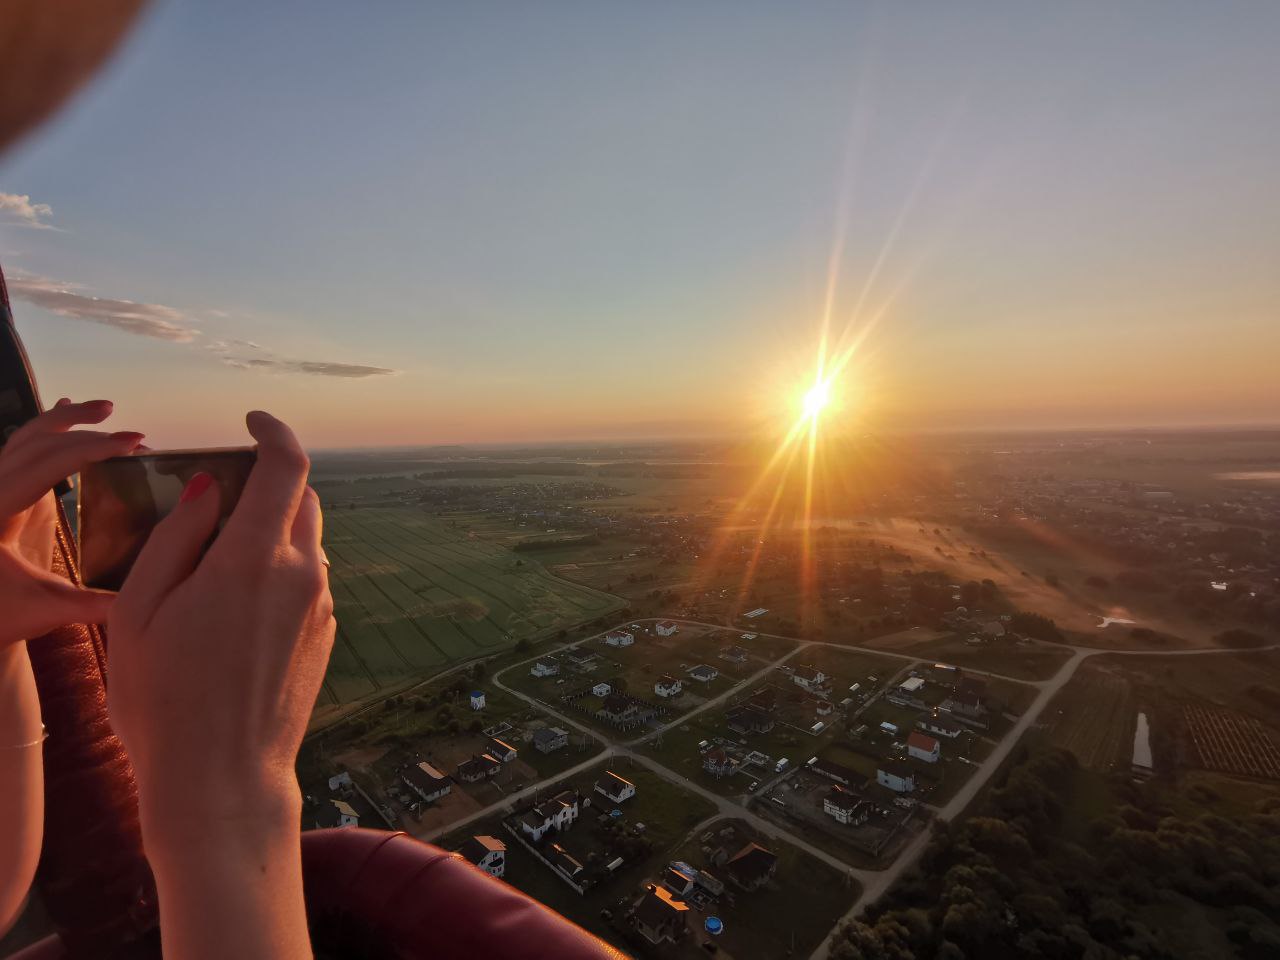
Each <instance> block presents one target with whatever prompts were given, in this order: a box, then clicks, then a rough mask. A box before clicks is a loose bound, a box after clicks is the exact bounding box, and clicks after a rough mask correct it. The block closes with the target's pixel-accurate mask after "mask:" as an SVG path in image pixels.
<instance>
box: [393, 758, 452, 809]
mask: <svg viewBox="0 0 1280 960" xmlns="http://www.w3.org/2000/svg"><path fill="white" fill-rule="evenodd" d="M400 779H401V780H403V781H404V785H405V786H406V787H408V788H409V789H411V790H412V791H413V792H414V793H416V794H417V795H418V796H419V797H421V798H422V799H423V800H425V801H427V802H428V803H430V802H431V801H432V800H436V799H439V798H440V797H443V796H444V795H445V794H447V793H448V792H449V791H450V790H452V789H453V784H452V783H451V782H450V780H449V778H448V776H446V775H445V774H443V773H441V772H440V771H439V770H437V769H436V768H435V767H433V766H432V765H431V764H429V763H413V764H410V765H409V766H407V767H405V768H404V769H403V770H401V771H400Z"/></svg>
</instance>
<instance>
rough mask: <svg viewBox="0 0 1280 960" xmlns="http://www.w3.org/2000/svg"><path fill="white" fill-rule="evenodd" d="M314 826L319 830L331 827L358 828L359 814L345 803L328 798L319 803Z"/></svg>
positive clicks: (334, 798)
mask: <svg viewBox="0 0 1280 960" xmlns="http://www.w3.org/2000/svg"><path fill="white" fill-rule="evenodd" d="M315 824H316V828H317V829H319V830H326V829H329V828H331V827H358V826H360V814H359V813H357V812H356V808H355V807H353V806H351V804H349V803H347V801H345V800H339V799H337V798H336V797H330V798H328V799H326V800H321V801H320V806H319V807H318V808H317V809H316V813H315Z"/></svg>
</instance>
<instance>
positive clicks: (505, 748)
mask: <svg viewBox="0 0 1280 960" xmlns="http://www.w3.org/2000/svg"><path fill="white" fill-rule="evenodd" d="M484 752H485V753H487V754H489V756H491V757H495V758H497V759H498V760H501V761H502V762H503V763H510V762H511V761H512V760H514V759H515V758H516V757H517V756H519V755H520V754H519V751H517V750H516V748H515V747H513V746H512V745H511V744H509V743H507V741H505V740H499V739H498V738H497V737H490V738H489V743H488V745H487V746H486V748H485V751H484Z"/></svg>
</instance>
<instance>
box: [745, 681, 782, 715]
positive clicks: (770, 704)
mask: <svg viewBox="0 0 1280 960" xmlns="http://www.w3.org/2000/svg"><path fill="white" fill-rule="evenodd" d="M747 703H749V704H751V706H753V707H759V708H760V709H761V710H764V711H765V712H766V713H772V712H773V710H774V708H775V707H777V705H778V691H777V690H776V689H774V688H773V687H761V688H760V689H759V690H757V691H756V692H755V693H753V694H752V695H751V699H750V700H748V701H747Z"/></svg>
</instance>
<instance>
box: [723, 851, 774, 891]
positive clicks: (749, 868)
mask: <svg viewBox="0 0 1280 960" xmlns="http://www.w3.org/2000/svg"><path fill="white" fill-rule="evenodd" d="M725 869H726V870H727V871H728V872H729V879H730V880H732V881H733V882H734V883H736V884H737V885H738V886H739V887H741V888H742V889H743V890H758V889H760V888H761V887H763V886H764V885H765V884H766V883H768V882H769V880H770V878H771V877H772V876H773V875H774V874H775V873H776V872H777V870H778V857H777V855H776V854H774V853H773V852H771V851H769V850H766V849H765V848H764V847H762V846H760V844H758V843H748V844H747V845H746V846H745V847H743V848H742V849H741V850H739V851H738V852H737V853H735V854H734V855H733V856H732V857H730V858H729V861H728V863H726V864H725Z"/></svg>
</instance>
